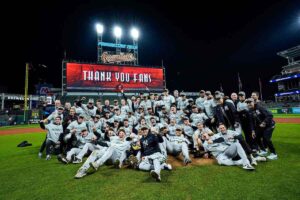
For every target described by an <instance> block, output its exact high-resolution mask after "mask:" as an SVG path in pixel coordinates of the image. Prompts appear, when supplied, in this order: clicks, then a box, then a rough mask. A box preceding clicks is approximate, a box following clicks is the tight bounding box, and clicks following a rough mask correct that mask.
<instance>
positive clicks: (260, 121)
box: [246, 98, 278, 160]
mask: <svg viewBox="0 0 300 200" xmlns="http://www.w3.org/2000/svg"><path fill="white" fill-rule="evenodd" d="M246 103H247V104H248V108H249V109H250V111H251V116H252V119H253V123H254V127H255V133H254V134H253V138H255V139H256V142H257V144H258V145H259V147H260V149H261V152H259V153H258V155H260V156H266V155H267V151H266V149H265V147H264V145H263V144H262V139H263V140H264V142H265V144H266V145H267V147H268V149H269V151H270V152H271V154H270V155H269V156H267V158H268V159H269V160H276V159H278V156H277V154H276V151H275V148H274V145H273V142H272V140H271V139H272V133H273V131H274V128H275V122H274V120H273V115H272V113H271V112H270V111H268V110H267V109H266V108H264V107H262V106H261V105H260V104H258V103H256V104H255V100H254V99H252V98H249V99H247V100H246Z"/></svg>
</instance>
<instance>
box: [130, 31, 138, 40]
mask: <svg viewBox="0 0 300 200" xmlns="http://www.w3.org/2000/svg"><path fill="white" fill-rule="evenodd" d="M130 34H131V37H132V38H133V39H134V40H137V39H138V38H139V36H140V32H139V30H138V29H136V28H132V29H131V31H130Z"/></svg>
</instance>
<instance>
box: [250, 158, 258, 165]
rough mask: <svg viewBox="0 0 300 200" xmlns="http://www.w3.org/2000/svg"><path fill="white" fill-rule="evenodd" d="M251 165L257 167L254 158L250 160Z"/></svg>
mask: <svg viewBox="0 0 300 200" xmlns="http://www.w3.org/2000/svg"><path fill="white" fill-rule="evenodd" d="M251 165H255V166H257V162H256V160H255V158H252V160H251Z"/></svg>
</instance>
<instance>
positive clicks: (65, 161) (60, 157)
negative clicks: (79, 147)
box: [57, 155, 69, 164]
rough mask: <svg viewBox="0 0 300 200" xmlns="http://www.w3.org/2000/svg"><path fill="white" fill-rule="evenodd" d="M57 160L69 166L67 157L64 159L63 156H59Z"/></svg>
mask: <svg viewBox="0 0 300 200" xmlns="http://www.w3.org/2000/svg"><path fill="white" fill-rule="evenodd" d="M57 160H58V161H59V162H62V163H64V164H68V163H69V161H68V160H67V159H66V158H65V157H63V156H62V155H58V156H57Z"/></svg>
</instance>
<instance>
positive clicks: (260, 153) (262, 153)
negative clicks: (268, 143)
mask: <svg viewBox="0 0 300 200" xmlns="http://www.w3.org/2000/svg"><path fill="white" fill-rule="evenodd" d="M267 154H268V152H266V151H260V152H258V153H257V155H259V156H267Z"/></svg>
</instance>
